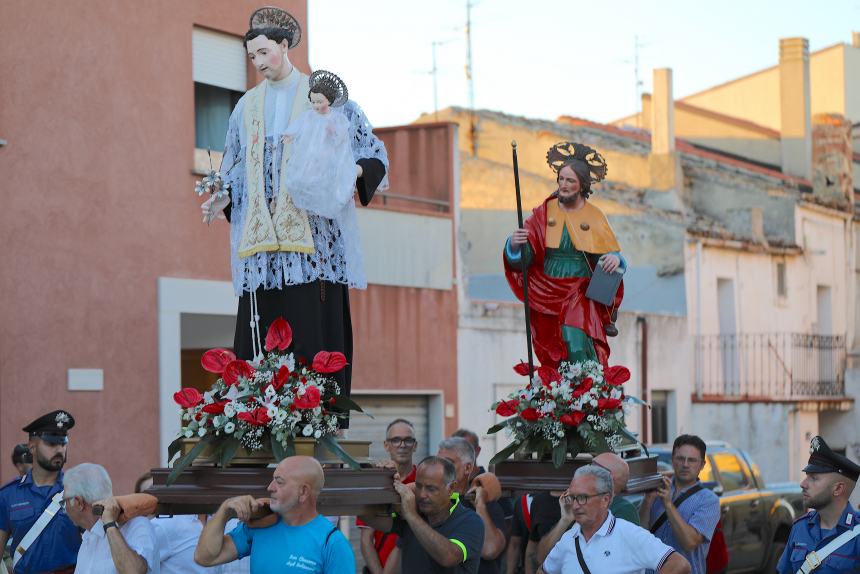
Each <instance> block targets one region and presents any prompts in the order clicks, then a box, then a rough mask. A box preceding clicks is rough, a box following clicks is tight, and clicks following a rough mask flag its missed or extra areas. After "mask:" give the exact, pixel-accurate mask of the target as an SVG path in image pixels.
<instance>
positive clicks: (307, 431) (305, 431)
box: [302, 425, 314, 436]
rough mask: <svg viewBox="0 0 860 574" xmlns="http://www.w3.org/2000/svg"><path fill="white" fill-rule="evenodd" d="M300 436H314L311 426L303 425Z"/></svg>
mask: <svg viewBox="0 0 860 574" xmlns="http://www.w3.org/2000/svg"><path fill="white" fill-rule="evenodd" d="M302 434H303V435H305V436H311V435H312V434H314V427H313V426H312V425H305V428H303V429H302Z"/></svg>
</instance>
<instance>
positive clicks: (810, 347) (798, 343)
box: [694, 333, 846, 402]
mask: <svg viewBox="0 0 860 574" xmlns="http://www.w3.org/2000/svg"><path fill="white" fill-rule="evenodd" d="M695 339H696V340H695V348H694V350H695V361H694V365H695V383H696V386H695V397H694V399H695V400H699V401H709V400H716V401H764V402H770V401H808V400H834V399H837V400H838V399H842V398H844V396H845V360H846V348H845V337H843V336H841V335H811V334H807V333H754V334H747V333H740V334H734V335H700V336H697V337H696V338H695Z"/></svg>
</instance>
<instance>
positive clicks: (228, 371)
mask: <svg viewBox="0 0 860 574" xmlns="http://www.w3.org/2000/svg"><path fill="white" fill-rule="evenodd" d="M253 374H254V367H252V366H251V365H250V364H248V361H242V360H241V359H240V360H236V361H230V363H228V364H227V366H226V367H224V374H223V375H222V376H223V377H224V383H225V384H227V385H238V384H239V379H240V378H242V379H250V378H251V375H253Z"/></svg>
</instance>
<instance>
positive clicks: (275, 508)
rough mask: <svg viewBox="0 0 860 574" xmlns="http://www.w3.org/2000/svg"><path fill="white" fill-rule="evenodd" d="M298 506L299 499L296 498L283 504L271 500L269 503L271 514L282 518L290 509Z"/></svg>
mask: <svg viewBox="0 0 860 574" xmlns="http://www.w3.org/2000/svg"><path fill="white" fill-rule="evenodd" d="M298 505H299V498H298V497H296V498H294V499H293V500H290V501H288V502H285V503H283V504H282V503H280V502H278V501H276V500H274V499H272V501H271V502H270V503H269V508H271V509H272V512H274V513H276V514H280V515H282V516H283V515H284V514H286V513H287V512H289V511H291V510H292V509H294V508H295V507H296V506H298Z"/></svg>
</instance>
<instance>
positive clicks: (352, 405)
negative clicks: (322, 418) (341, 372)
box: [334, 395, 373, 418]
mask: <svg viewBox="0 0 860 574" xmlns="http://www.w3.org/2000/svg"><path fill="white" fill-rule="evenodd" d="M334 406H336V407H337V408H339V409H340V410H342V411H358V412H360V413H364V414H366V415H367V416H369V417H370V418H373V415H372V414H370V413H365V412H364V410H363V409H362V408H361V407H360V406H358V403H357V402H355V401H354V400H352V399H350V398H349V397H345V396H343V395H337V396H336V397H335V398H334Z"/></svg>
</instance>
